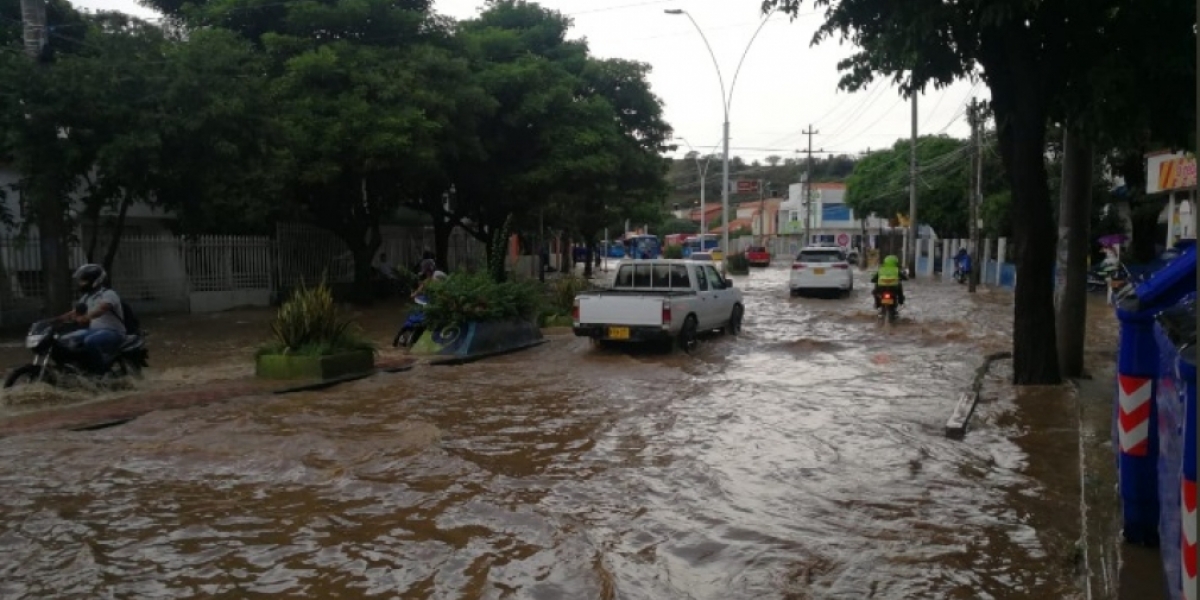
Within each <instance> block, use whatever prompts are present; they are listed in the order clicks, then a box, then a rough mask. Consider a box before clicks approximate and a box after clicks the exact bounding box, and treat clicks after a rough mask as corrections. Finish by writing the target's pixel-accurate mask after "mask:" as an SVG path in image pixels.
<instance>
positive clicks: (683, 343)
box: [679, 316, 699, 354]
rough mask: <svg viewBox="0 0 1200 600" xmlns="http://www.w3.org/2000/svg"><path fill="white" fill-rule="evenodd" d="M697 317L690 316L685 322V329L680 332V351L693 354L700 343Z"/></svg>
mask: <svg viewBox="0 0 1200 600" xmlns="http://www.w3.org/2000/svg"><path fill="white" fill-rule="evenodd" d="M697 327H698V325H697V323H696V317H691V316H689V317H688V318H687V320H686V321H684V322H683V328H682V329H680V330H679V349H680V350H683V351H684V352H687V353H688V354H691V353H692V351H693V350H695V349H696V346H698V345H699V342H697V341H696V334H697Z"/></svg>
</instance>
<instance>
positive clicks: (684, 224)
mask: <svg viewBox="0 0 1200 600" xmlns="http://www.w3.org/2000/svg"><path fill="white" fill-rule="evenodd" d="M654 232H655V233H656V234H658V235H673V234H676V233H690V234H694V233H700V224H699V223H697V222H695V221H692V220H690V219H667V220H666V221H665V222H664V223H663V224H662V226H661V227H659V228H657V229H655V230H654Z"/></svg>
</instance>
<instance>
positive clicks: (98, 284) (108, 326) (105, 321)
mask: <svg viewBox="0 0 1200 600" xmlns="http://www.w3.org/2000/svg"><path fill="white" fill-rule="evenodd" d="M71 278H72V279H74V280H75V284H76V286H77V287H78V289H79V292H80V293H81V294H82V296H81V297H80V299H79V303H78V304H77V305H76V308H72V309H71V310H69V311H67V312H66V313H64V314H62V315H59V316H58V318H57V320H58V321H60V322H68V321H75V322H76V323H78V324H80V325H84V326H86V327H87V329H81V330H79V331H74V332H71V333H69V334H67V335H64V336H63V337H62V338H60V339H61V340H62V341H64V342H67V343H70V342H78V343H81V344H83V347H84V349H85V350H86V355H87V357H88V362H89V363H90V364H88V365H87V367H88V368H90V369H92V370H93V371H96V372H102V371H104V369H105V368H106V367H107V366H108V358H109V357H111V356H113V355H115V354H116V353H117V350H119V349H120V347H121V344H122V343H123V342H124V341H125V315H124V314H123V313H124V311H123V309H122V308H121V297H120V296H118V295H117V293H116V292H114V291H113V290H112V289H111V288H109V287H107V286H106V285H105V282H106V281H108V273H106V272H105V271H104V267H101V266H100V265H95V264H87V265H83V266H82V267H79V268H78V269H76V270H75V273H74V274H73V275H72V276H71Z"/></svg>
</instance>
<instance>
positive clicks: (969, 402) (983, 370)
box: [946, 352, 1012, 440]
mask: <svg viewBox="0 0 1200 600" xmlns="http://www.w3.org/2000/svg"><path fill="white" fill-rule="evenodd" d="M1006 358H1012V352H996V353H994V354H989V355H987V356H985V357H984V358H983V364H982V365H980V366H979V368H977V369H975V378H974V379H973V380H972V382H971V389H970V390H968V391H965V392H963V393H962V394H960V395H959V397H958V401H957V402H955V403H954V410H953V411H952V412H951V413H950V418H948V419H946V437H948V438H950V439H955V440H961V439H963V437H964V436H966V434H967V428H968V427H969V426H970V424H971V416H973V415H974V414H975V406H976V405H977V404H979V393H980V391H982V390H983V378H984V377H987V373H988V369H989V368H991V366H992V363H994V362H996V361H998V360H1002V359H1006Z"/></svg>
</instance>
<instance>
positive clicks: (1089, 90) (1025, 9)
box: [763, 0, 1196, 384]
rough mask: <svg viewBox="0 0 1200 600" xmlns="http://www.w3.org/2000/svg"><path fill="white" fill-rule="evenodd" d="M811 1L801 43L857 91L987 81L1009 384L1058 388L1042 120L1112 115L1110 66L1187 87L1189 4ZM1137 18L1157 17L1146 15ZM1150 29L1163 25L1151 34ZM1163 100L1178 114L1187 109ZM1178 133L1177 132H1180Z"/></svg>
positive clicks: (791, 5)
mask: <svg viewBox="0 0 1200 600" xmlns="http://www.w3.org/2000/svg"><path fill="white" fill-rule="evenodd" d="M814 2H815V4H816V5H817V6H823V7H824V8H825V18H826V20H825V23H824V24H823V25H822V26H821V27H820V28H819V29H818V32H817V34H816V37H815V38H814V40H813V42H814V43H817V42H820V41H822V40H825V39H828V38H831V37H838V38H840V39H841V40H843V41H849V42H852V43H853V44H854V45H855V46H856V48H857V50H856V51H855V52H854V53H853V54H852V55H851V56H850V57H849V58H847V59H845V60H843V61H842V62H841V63H840V64H839V68H840V69H841V70H842V72H843V77H842V81H841V85H842V86H843V87H845V88H848V89H857V88H859V87H861V86H863V85H866V84H867V83H869V82H870V81H871V80H873V79H874V78H875V77H888V78H891V79H893V80H895V81H897V82H898V83H900V84H901V87H902V89H903V91H904V92H905V93H915V92H917V91H919V90H922V89H925V88H926V87H928V86H931V85H932V86H935V87H938V86H946V85H949V84H951V83H953V82H954V81H956V80H958V79H961V78H964V77H980V78H982V80H983V81H984V82H986V83H987V85H988V87H989V88H990V90H991V97H992V100H991V109H992V111H993V113H994V115H995V118H996V125H997V131H998V138H999V144H1000V154H1001V156H1002V158H1003V162H1004V166H1005V172H1006V174H1007V177H1008V180H1009V181H1008V183H1009V188H1010V191H1011V197H1012V203H1011V206H1012V218H1013V219H1014V221H1016V222H1019V223H1020V224H1021V226H1020V227H1017V228H1014V242H1015V244H1014V245H1015V250H1016V257H1017V263H1018V267H1017V268H1018V280H1017V281H1018V283H1017V290H1016V309H1015V319H1014V326H1013V348H1014V381H1015V382H1016V383H1021V384H1045V383H1058V381H1059V380H1060V373H1059V368H1058V358H1057V350H1056V345H1055V333H1054V331H1055V327H1054V298H1053V291H1054V290H1053V279H1052V278H1051V271H1052V269H1053V267H1054V255H1055V252H1054V249H1055V240H1056V235H1055V227H1054V215H1053V213H1052V212H1051V208H1052V204H1051V199H1050V194H1049V189H1048V187H1047V173H1046V165H1045V159H1044V151H1045V146H1046V134H1047V126H1048V124H1049V121H1050V119H1051V118H1052V117H1054V116H1060V117H1061V118H1064V119H1067V120H1079V121H1082V122H1083V123H1088V122H1092V121H1093V117H1094V118H1095V119H1094V120H1095V121H1101V122H1103V119H1101V118H1100V116H1101V115H1103V114H1105V113H1108V114H1112V113H1113V112H1114V109H1115V110H1116V112H1119V107H1121V106H1123V105H1125V104H1126V103H1125V102H1123V101H1122V99H1127V98H1129V97H1130V96H1129V95H1130V94H1131V93H1139V92H1137V91H1136V90H1137V88H1136V87H1134V86H1132V85H1129V84H1128V83H1126V82H1122V81H1120V73H1122V72H1126V69H1119V70H1115V69H1114V68H1115V67H1117V66H1122V67H1130V68H1133V69H1136V68H1138V67H1142V68H1145V69H1146V70H1147V71H1149V72H1151V73H1152V74H1144V75H1142V76H1141V77H1139V79H1141V80H1146V81H1149V80H1154V81H1161V80H1162V78H1163V77H1169V76H1171V75H1174V76H1180V75H1182V76H1184V80H1185V81H1188V82H1191V81H1193V79H1190V78H1192V77H1194V73H1195V64H1194V60H1195V58H1194V57H1195V54H1194V52H1193V51H1192V50H1193V49H1194V46H1193V45H1192V44H1194V43H1195V40H1194V36H1193V34H1192V33H1191V27H1192V25H1193V24H1194V23H1195V22H1196V14H1195V6H1194V3H1191V2H1189V1H1187V0H1164V1H1163V2H1160V3H1156V4H1155V7H1154V8H1153V9H1149V10H1148V9H1147V8H1146V7H1145V6H1144V3H1138V2H1134V0H1097V1H1094V2H1075V3H1068V2H1063V1H1052V2H1024V3H1020V2H1016V3H1015V2H1012V1H1010V0H975V1H971V2H950V3H947V2H937V1H919V2H893V1H891V0H814ZM803 3H804V2H803V0H764V2H763V7H764V10H766V9H771V8H781V9H783V10H784V11H785V12H788V13H790V14H792V15H796V14H797V13H798V11H799V9H800V7H801V5H802V4H803ZM1146 13H1158V14H1156V15H1154V16H1153V17H1148V16H1146ZM1151 23H1157V24H1160V25H1163V26H1164V27H1163V29H1162V30H1154V29H1151V28H1149V25H1150V24H1151ZM1185 30H1186V31H1185ZM1114 35H1115V37H1114ZM1164 36H1166V37H1169V38H1170V40H1169V41H1168V42H1166V43H1165V46H1166V47H1167V48H1171V49H1176V50H1179V51H1178V52H1177V53H1173V54H1172V55H1171V56H1165V55H1159V54H1157V53H1151V52H1149V51H1148V50H1149V49H1148V48H1146V45H1148V44H1158V40H1159V39H1160V38H1162V37H1164ZM1114 39H1115V40H1116V41H1117V43H1116V44H1113V43H1112V42H1113V40H1114ZM1180 49H1182V50H1180ZM1145 56H1155V57H1157V58H1158V59H1160V60H1158V62H1156V63H1154V64H1147V62H1146V61H1147V60H1148V59H1146V58H1139V57H1145ZM1139 60H1140V61H1142V62H1141V63H1140V64H1135V62H1136V61H1139ZM1121 86H1125V87H1124V88H1122V87H1121ZM1096 91H1101V92H1105V93H1102V94H1097V93H1096ZM1108 92H1111V94H1109V93H1108ZM1154 93H1161V90H1154ZM1190 94H1194V91H1192V92H1190ZM1182 97H1184V98H1186V97H1188V93H1187V92H1184V94H1183V95H1182ZM1175 101H1176V102H1178V105H1179V106H1191V105H1192V104H1191V103H1188V102H1186V101H1179V99H1178V98H1175ZM1190 122H1191V121H1190V120H1188V121H1185V123H1190ZM1179 129H1180V130H1182V131H1188V127H1187V126H1186V125H1185V124H1184V123H1180V124H1179Z"/></svg>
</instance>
